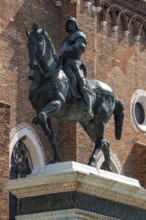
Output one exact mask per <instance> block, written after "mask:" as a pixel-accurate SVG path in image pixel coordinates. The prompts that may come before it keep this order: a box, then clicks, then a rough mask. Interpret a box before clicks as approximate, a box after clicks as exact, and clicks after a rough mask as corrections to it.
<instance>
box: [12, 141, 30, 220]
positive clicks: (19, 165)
mask: <svg viewBox="0 0 146 220" xmlns="http://www.w3.org/2000/svg"><path fill="white" fill-rule="evenodd" d="M32 169H33V165H32V160H31V157H30V154H29V151H28V149H27V147H26V146H25V144H24V143H23V141H22V140H19V141H18V142H17V143H16V144H15V146H14V148H13V151H12V154H11V168H10V179H18V178H24V177H26V176H27V175H29V174H30V173H31V172H32ZM9 202H10V205H9V219H10V220H15V216H16V215H17V198H16V196H14V195H12V194H11V193H10V198H9Z"/></svg>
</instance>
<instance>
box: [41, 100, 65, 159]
mask: <svg viewBox="0 0 146 220" xmlns="http://www.w3.org/2000/svg"><path fill="white" fill-rule="evenodd" d="M60 108H61V102H59V101H57V100H56V101H51V102H49V103H48V104H47V105H46V106H45V108H43V109H42V111H41V112H40V113H39V114H38V118H39V124H40V125H41V127H42V129H43V130H44V132H45V135H46V136H47V137H48V139H49V142H50V144H51V146H52V148H53V151H54V161H53V162H60V161H61V155H60V150H59V144H58V137H57V134H56V133H55V132H54V131H53V128H52V123H51V120H50V117H51V116H53V115H54V114H55V113H56V112H58V111H59V110H60Z"/></svg>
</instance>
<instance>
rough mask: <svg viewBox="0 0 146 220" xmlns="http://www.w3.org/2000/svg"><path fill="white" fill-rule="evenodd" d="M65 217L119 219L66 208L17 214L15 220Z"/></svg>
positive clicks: (98, 219) (72, 218)
mask: <svg viewBox="0 0 146 220" xmlns="http://www.w3.org/2000/svg"><path fill="white" fill-rule="evenodd" d="M65 218H67V219H68V220H69V219H70V220H94V219H96V220H119V219H117V218H111V217H108V216H104V215H99V214H95V213H92V212H87V211H83V210H79V209H68V210H61V211H52V212H44V213H37V214H31V215H22V216H17V217H16V220H48V219H51V220H64V219H65Z"/></svg>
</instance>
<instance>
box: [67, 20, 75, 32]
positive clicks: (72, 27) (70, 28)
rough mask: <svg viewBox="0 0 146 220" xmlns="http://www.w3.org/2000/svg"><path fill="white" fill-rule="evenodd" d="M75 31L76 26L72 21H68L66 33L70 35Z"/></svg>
mask: <svg viewBox="0 0 146 220" xmlns="http://www.w3.org/2000/svg"><path fill="white" fill-rule="evenodd" d="M76 29H77V27H76V24H75V22H74V21H68V22H67V23H66V30H67V32H68V33H71V32H73V31H75V30H76Z"/></svg>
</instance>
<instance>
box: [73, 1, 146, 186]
mask: <svg viewBox="0 0 146 220" xmlns="http://www.w3.org/2000/svg"><path fill="white" fill-rule="evenodd" d="M77 8H78V10H77V12H78V13H77V18H78V20H79V27H81V29H82V30H84V32H85V34H86V36H87V41H88V48H87V50H86V54H85V56H84V57H83V60H85V63H86V64H87V70H88V74H87V75H88V78H93V77H96V78H97V79H99V80H102V81H104V82H105V83H107V84H108V85H110V86H111V87H112V88H113V90H114V91H115V93H116V95H117V97H118V98H119V99H120V100H121V101H122V102H123V104H124V106H125V120H124V126H123V135H122V139H121V140H120V141H116V140H115V137H114V120H113V119H111V120H110V122H108V124H107V125H106V128H105V139H107V140H108V141H110V145H111V151H112V154H114V155H116V158H117V159H118V161H120V163H121V165H122V168H123V171H124V172H125V174H126V175H127V176H131V177H135V178H139V179H141V182H142V183H143V185H145V186H146V179H145V178H144V175H145V172H146V167H145V166H141V165H139V166H138V167H137V169H136V170H135V166H134V167H131V166H133V165H134V164H132V163H128V160H129V158H131V157H132V156H133V154H131V151H133V149H134V144H135V142H140V143H143V144H144V145H145V144H146V139H145V135H144V133H143V132H142V131H140V130H138V129H136V128H135V125H134V123H133V120H132V113H131V99H132V95H133V93H134V92H135V91H136V90H137V89H143V90H146V83H145V79H146V76H145V72H146V59H145V57H146V47H145V44H144V39H146V36H145V35H144V33H141V40H140V42H139V43H138V42H136V41H135V32H134V27H133V26H132V24H131V26H130V28H129V31H130V34H129V36H128V37H124V30H123V23H122V20H120V19H119V21H118V24H117V25H118V31H117V32H114V31H113V30H112V28H113V20H112V18H111V16H110V15H107V17H106V21H107V26H106V27H105V28H103V27H102V26H101V21H102V19H101V16H100V14H98V15H96V16H94V15H93V12H92V10H91V9H90V10H88V9H87V8H85V5H84V1H81V5H78V6H77ZM77 143H78V149H77V161H79V162H82V163H85V164H86V163H87V162H88V158H89V156H90V154H91V152H92V149H93V143H92V142H90V140H89V138H88V137H87V135H85V134H84V131H83V129H82V128H81V126H80V125H78V126H77ZM137 148H138V149H139V150H138V152H139V153H138V155H139V156H137V160H138V161H141V162H140V163H139V164H145V159H146V156H143V157H141V156H140V155H141V154H142V152H143V149H142V148H139V147H137ZM131 169H134V171H135V174H134V175H133V174H132V173H131V172H130V170H131ZM139 173H143V180H142V175H141V174H139ZM140 176H141V177H140Z"/></svg>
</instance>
